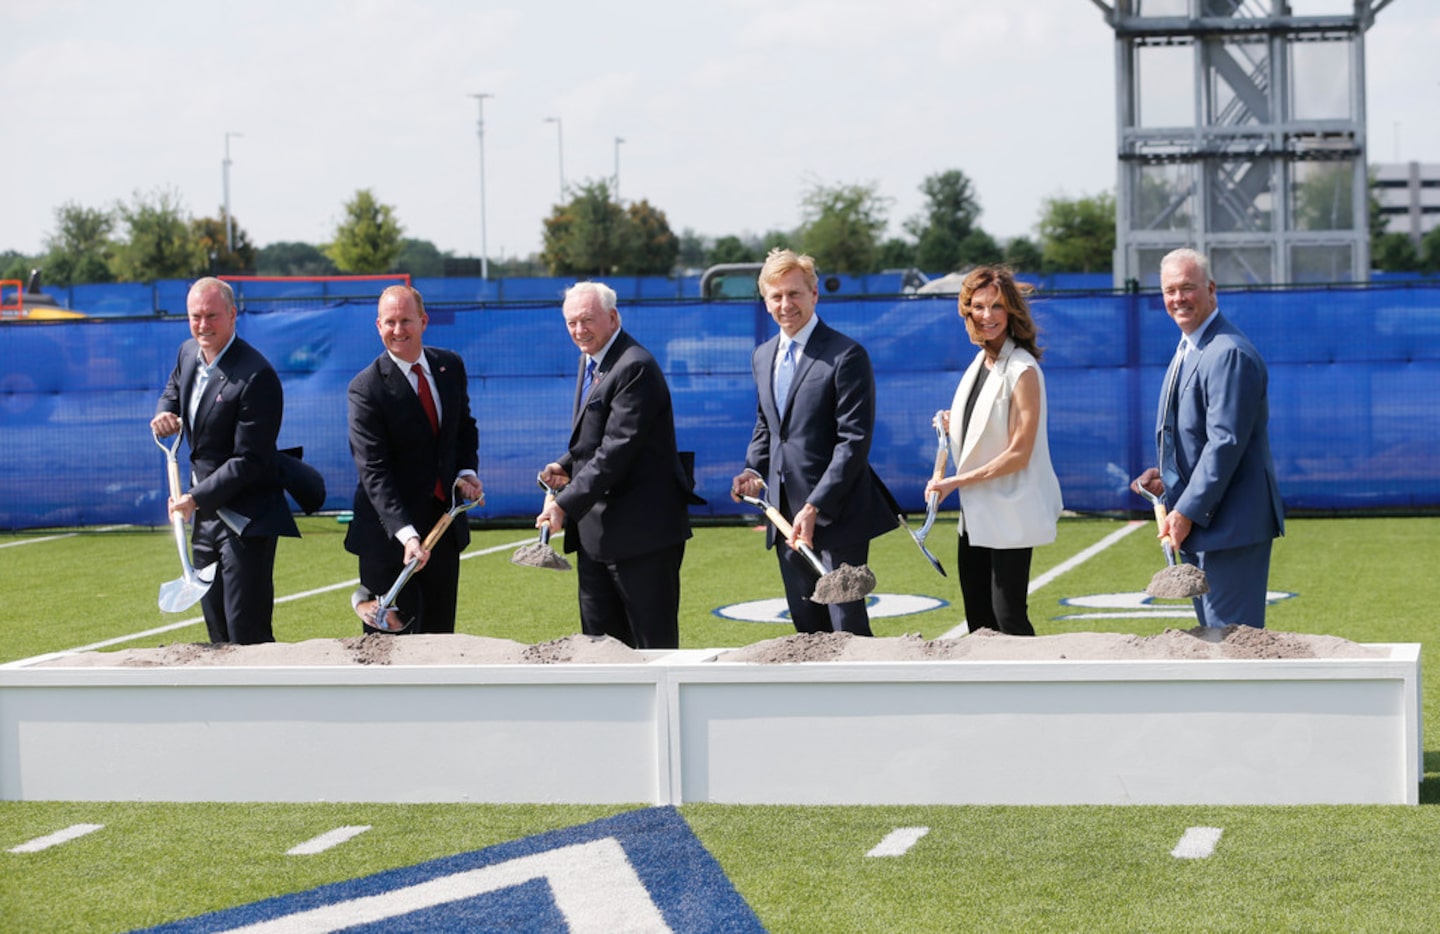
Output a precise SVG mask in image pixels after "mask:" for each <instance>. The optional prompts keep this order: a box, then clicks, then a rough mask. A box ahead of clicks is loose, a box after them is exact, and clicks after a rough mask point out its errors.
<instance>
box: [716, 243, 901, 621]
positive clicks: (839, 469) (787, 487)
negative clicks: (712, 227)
mask: <svg viewBox="0 0 1440 934" xmlns="http://www.w3.org/2000/svg"><path fill="white" fill-rule="evenodd" d="M818 281H819V280H818V276H817V275H816V273H815V261H814V260H813V259H811V258H810V257H808V256H797V255H796V254H795V253H794V252H792V251H790V250H779V249H776V250H772V251H771V252H770V255H769V256H768V257H767V258H766V260H765V265H764V267H763V268H762V269H761V270H760V294H761V297H762V298H764V300H765V306H766V308H767V309H768V310H769V312H770V316H771V317H772V318H774V319H775V323H776V324H778V325H780V333H779V334H777V335H776V336H775V337H772V338H771V339H770V340H768V341H766V342H765V343H764V344H761V345H760V346H759V347H758V348H756V349H755V352H754V354H753V355H752V357H751V359H750V364H751V369H752V371H753V372H754V376H755V387H756V390H757V392H758V395H759V405H758V408H757V413H756V416H755V431H754V434H753V435H752V437H751V439H750V447H749V449H748V450H747V451H746V452H745V470H744V471H743V472H742V473H740V474H739V475H737V476H736V477H735V480H734V483H733V485H732V496H734V495H737V494H738V495H745V496H755V497H760V496H764V495H765V493H766V490H767V488H768V492H769V495H770V500H771V502H773V503H774V504H775V505H776V506H777V507H778V508H779V509H780V512H781V513H782V514H784V515H785V517H786V518H788V519H790V521H791V524H792V525H793V527H794V529H793V533H792V534H791V536H790V539H789V542H788V543H787V544H788V545H789V547H787V548H777V549H776V550H777V553H778V555H779V559H780V577H781V579H782V580H783V581H784V584H785V600H786V603H787V604H788V605H789V607H790V618H791V621H792V622H793V623H794V624H795V629H796V631H797V632H831V631H844V632H851V633H855V634H857V635H865V636H868V635H870V634H871V632H870V618H869V614H868V613H866V611H865V601H864V600H853V601H850V602H848V603H836V604H831V605H829V606H823V605H820V604H817V603H814V602H813V601H811V599H810V597H811V596H812V595H813V594H814V592H815V583H816V577H815V572H814V570H813V569H812V568H811V567H810V565H809V564H808V563H807V562H806V561H805V560H804V559H803V557H802V556H801V554H800V553H799V552H798V551H797V550H795V549H796V547H797V546H798V545H799V544H800V543H802V542H803V543H804V544H806V545H808V546H810V547H811V548H812V549H814V550H815V551H816V552H817V553H818V554H819V556H820V558H821V560H823V561H824V562H825V563H826V564H827V566H829V567H831V568H835V567H838V566H839V565H840V564H849V565H852V566H856V567H858V566H860V565H862V564H864V563H865V562H866V560H867V558H868V557H869V553H870V539H872V538H874V537H875V536H877V535H881V534H883V533H885V532H888V531H890V530H891V529H893V528H896V525H897V523H896V518H895V516H896V514H895V512H893V511H892V510H891V509H889V508H888V499H887V497H888V491H886V490H885V489H884V487H882V486H881V485H880V481H879V478H878V477H876V476H875V474H874V472H873V471H872V470H871V469H870V464H869V460H868V458H869V456H870V439H871V436H872V433H873V431H874V428H875V374H874V371H873V370H872V369H871V367H870V356H869V355H868V354H867V353H866V352H865V348H864V347H861V346H860V345H859V344H857V343H856V342H855V341H853V340H851V339H850V338H848V337H846V336H845V335H844V334H841V333H840V332H839V331H836V330H834V329H833V328H831V327H829V326H828V325H826V324H825V322H823V321H821V320H820V318H819V317H818V316H817V315H816V314H815V305H816V302H818V301H819V298H820V290H819V285H818ZM775 538H776V535H775V530H774V529H773V528H772V529H771V530H770V531H769V534H768V536H767V539H766V545H767V547H770V546H774V545H775Z"/></svg>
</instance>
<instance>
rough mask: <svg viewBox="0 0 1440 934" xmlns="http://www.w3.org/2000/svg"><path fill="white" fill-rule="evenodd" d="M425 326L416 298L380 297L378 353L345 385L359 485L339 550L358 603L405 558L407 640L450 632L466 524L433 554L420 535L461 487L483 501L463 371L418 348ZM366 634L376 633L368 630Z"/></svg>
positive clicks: (456, 362)
mask: <svg viewBox="0 0 1440 934" xmlns="http://www.w3.org/2000/svg"><path fill="white" fill-rule="evenodd" d="M429 323H430V318H429V316H428V315H427V314H426V313H425V303H424V301H423V299H422V298H421V297H420V293H419V292H417V291H416V290H415V289H413V288H411V287H410V286H408V285H393V286H391V287H389V288H388V289H386V290H385V291H384V292H382V293H381V295H380V304H379V309H378V312H377V314H376V318H375V328H376V330H377V331H378V332H379V334H380V340H381V342H382V343H383V344H384V345H385V352H384V353H382V354H380V355H379V356H378V357H376V358H375V360H374V362H372V363H371V364H370V365H369V366H367V367H365V369H363V370H361V371H360V372H359V373H358V374H356V375H355V378H354V379H352V380H351V381H350V388H349V391H348V399H349V422H350V453H351V455H353V456H354V458H355V467H356V470H357V471H358V472H359V482H358V483H357V485H356V487H355V501H354V518H353V519H352V520H351V522H350V527H349V529H348V530H347V531H346V533H345V550H346V551H349V552H350V553H351V554H354V555H356V556H358V557H359V559H360V587H361V590H360V591H359V592H357V595H356V599H358V600H360V601H362V602H363V601H365V600H366V599H367V598H369V597H371V596H372V595H374V594H380V593H384V592H385V591H387V590H389V589H390V585H391V584H393V583H394V582H395V579H396V578H397V577H399V576H400V572H401V570H402V569H403V568H404V566H405V565H406V564H408V563H409V562H410V561H411V560H412V559H417V558H418V559H419V570H417V571H416V572H415V574H414V575H413V576H412V577H411V578H410V581H409V583H407V584H406V586H405V588H404V589H403V590H402V591H401V592H400V595H399V597H398V598H397V601H396V610H397V612H398V613H399V615H400V617H401V619H402V620H404V621H406V622H407V623H408V624H409V628H408V630H407V631H408V632H426V633H430V632H454V631H455V607H456V602H457V594H458V589H459V584H460V552H461V551H463V550H464V549H465V546H466V545H468V544H470V526H469V524H467V523H465V522H463V521H461V522H455V523H453V524H452V525H451V526H450V528H449V530H448V531H447V532H446V533H445V534H444V535H442V536H441V537H440V540H439V541H438V542H436V544H435V547H434V548H433V549H432V550H430V551H425V550H424V547H423V545H424V536H425V535H426V534H428V533H429V531H430V529H431V528H433V527H434V525H435V523H436V522H437V521H438V520H439V519H440V517H441V516H442V515H443V514H444V513H445V512H446V511H447V510H448V509H449V508H450V491H451V489H452V488H453V487H454V486H455V485H456V482H457V480H458V483H459V486H460V490H461V492H462V493H463V494H464V496H465V497H466V499H468V500H479V499H480V498H481V496H482V494H483V488H482V486H481V483H480V478H479V476H478V475H477V473H476V471H477V470H478V469H479V464H480V453H479V449H480V436H479V431H478V429H477V428H476V425H475V419H474V418H473V417H471V415H470V390H469V385H468V380H467V378H466V375H465V364H464V362H463V361H462V360H461V359H460V355H459V354H456V353H453V352H452V351H449V350H441V349H439V348H436V347H427V346H424V344H423V342H422V339H421V338H422V335H423V334H424V333H425V328H426V326H427V325H428V324H429ZM364 628H365V630H366V631H367V632H368V631H373V630H372V627H370V626H369V624H368V623H367V624H365V627H364Z"/></svg>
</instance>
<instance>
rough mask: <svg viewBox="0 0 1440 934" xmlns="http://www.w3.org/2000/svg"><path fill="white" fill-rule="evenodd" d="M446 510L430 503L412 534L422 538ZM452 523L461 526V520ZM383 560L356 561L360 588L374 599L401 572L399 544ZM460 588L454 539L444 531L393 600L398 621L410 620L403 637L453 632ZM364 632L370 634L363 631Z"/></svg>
mask: <svg viewBox="0 0 1440 934" xmlns="http://www.w3.org/2000/svg"><path fill="white" fill-rule="evenodd" d="M448 509H449V504H447V503H444V502H441V501H440V500H438V499H431V500H430V509H429V515H426V516H419V517H417V518H418V519H419V522H418V523H417V524H416V526H415V528H416V531H418V532H419V533H420V535H421V536H422V537H423V536H425V535H427V534H429V531H430V529H432V528H434V527H435V522H436V521H437V520H438V519H439V518H440V517H441V516H442V515H444V514H445V512H446V511H447V510H448ZM455 521H457V522H464V521H465V519H464V517H463V516H462V517H459V518H457V519H456V520H455ZM389 551H390V554H388V555H387V556H385V557H383V558H374V557H370V558H367V557H363V556H362V557H361V558H360V585H361V586H362V587H364V588H365V589H366V590H368V591H370V593H372V594H374V595H375V596H377V597H378V596H380V595H382V594H384V593H385V592H386V591H388V590H389V589H390V587H391V585H393V584H394V583H395V581H396V579H397V578H399V576H400V572H401V571H403V570H405V562H404V554H405V551H404V549H403V548H401V547H400V545H399V543H398V542H397V543H396V544H395V547H394V548H392V549H389ZM459 588H460V549H459V547H458V546H457V545H456V544H455V536H454V535H453V534H452V533H451V532H449V531H448V530H447V531H446V533H445V534H444V535H441V536H440V541H438V542H436V543H435V547H434V548H433V549H431V551H430V560H429V561H427V562H425V567H423V568H421V569H420V570H418V571H416V572H415V573H414V574H412V575H411V576H410V580H409V582H407V583H406V584H405V586H404V588H402V589H401V591H400V594H399V595H398V596H397V597H396V598H395V609H396V611H397V612H398V613H399V614H400V618H401V619H405V620H414V623H413V624H412V625H411V626H410V628H409V629H407V630H405V631H406V633H421V632H454V631H455V605H456V599H457V596H456V595H457V592H458V590H459ZM366 631H367V632H373V631H374V630H370V629H367V630H366Z"/></svg>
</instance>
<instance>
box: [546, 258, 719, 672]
mask: <svg viewBox="0 0 1440 934" xmlns="http://www.w3.org/2000/svg"><path fill="white" fill-rule="evenodd" d="M564 312H565V326H566V328H567V329H568V330H569V331H570V338H571V340H573V341H574V342H575V346H576V347H579V348H580V351H581V354H580V371H579V374H578V376H577V378H576V386H575V389H576V392H575V417H574V421H573V422H572V424H571V429H570V445H569V450H568V451H567V452H566V454H565V455H564V456H563V457H561V458H560V459H559V460H557V461H555V462H553V463H550V464H546V465H545V468H544V469H543V470H542V471H541V473H540V479H541V482H543V483H544V484H545V485H546V486H548V487H550V488H551V489H558V488H561V487H563V489H561V490H560V492H559V493H558V494H557V495H556V496H555V498H554V501H553V502H550V503H548V504H547V505H546V507H545V510H544V511H543V512H542V513H541V514H540V515H539V517H537V518H536V520H535V526H536V528H539V527H540V526H541V525H542V524H544V523H549V525H550V528H551V529H561V528H563V529H564V530H565V550H566V551H567V552H572V553H577V554H578V559H577V576H578V578H579V596H580V626H581V629H582V631H583V632H585V633H586V634H587V635H592V636H600V635H609V636H613V637H615V638H616V639H619V640H620V641H621V642H624V643H625V644H626V645H629V646H632V647H634V648H640V649H674V648H679V646H680V626H679V611H680V564H681V562H682V561H683V560H684V559H685V542H686V540H687V539H688V538H690V515H689V512H688V508H689V504H690V503H692V502H704V501H703V500H698V499H695V498H694V496H693V493H692V487H693V486H694V483H693V482H692V481H691V479H690V475H689V471H687V470H686V468H685V466H684V463H683V462H682V461H681V459H680V454H679V453H678V451H677V450H676V445H675V412H674V409H673V408H672V406H671V401H670V388H669V387H668V386H667V385H666V384H665V376H664V374H663V373H661V371H660V365H659V364H658V363H656V362H655V358H654V357H653V356H651V355H650V352H649V351H648V350H646V349H645V348H644V347H642V346H640V344H639V343H637V342H636V341H635V339H634V338H633V337H631V336H630V335H629V334H628V333H626V332H625V331H623V330H621V328H620V312H619V311H618V310H616V307H615V292H614V290H613V289H611V288H610V287H609V286H607V285H604V284H603V283H599V282H581V283H579V284H578V285H576V286H574V287H572V288H571V289H569V290H568V291H567V292H566V293H565V304H564Z"/></svg>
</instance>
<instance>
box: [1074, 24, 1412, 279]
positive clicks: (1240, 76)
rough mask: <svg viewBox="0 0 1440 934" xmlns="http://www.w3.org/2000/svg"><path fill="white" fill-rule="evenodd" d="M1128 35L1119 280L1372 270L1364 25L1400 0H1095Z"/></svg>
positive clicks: (1121, 53)
mask: <svg viewBox="0 0 1440 934" xmlns="http://www.w3.org/2000/svg"><path fill="white" fill-rule="evenodd" d="M1091 2H1092V3H1094V4H1095V5H1096V6H1097V7H1099V8H1100V9H1101V10H1102V11H1103V12H1104V13H1105V18H1106V20H1107V22H1109V24H1110V26H1111V27H1112V28H1113V29H1114V30H1115V87H1116V98H1115V99H1116V107H1117V111H1118V112H1117V119H1116V127H1117V137H1118V163H1119V168H1118V181H1117V188H1116V198H1115V211H1116V217H1115V221H1116V245H1115V284H1116V286H1118V287H1131V288H1134V287H1136V286H1137V285H1145V286H1153V285H1154V284H1156V283H1157V282H1158V277H1159V262H1160V258H1161V257H1162V256H1164V255H1165V254H1166V253H1167V252H1169V251H1170V250H1172V249H1174V248H1176V247H1181V246H1191V247H1194V248H1196V249H1198V250H1201V251H1202V252H1205V253H1207V254H1208V255H1209V256H1210V260H1211V271H1212V274H1213V275H1214V277H1215V280H1216V281H1217V282H1219V283H1221V284H1269V283H1290V282H1358V281H1364V280H1366V279H1368V278H1369V271H1370V250H1369V228H1368V199H1369V185H1368V179H1367V175H1366V158H1365V42H1364V37H1365V31H1366V30H1367V29H1369V28H1370V26H1371V24H1372V23H1373V22H1374V20H1375V15H1376V14H1377V13H1379V12H1380V10H1382V9H1383V8H1385V7H1386V6H1388V5H1389V4H1390V3H1391V2H1392V0H1350V2H1349V4H1348V5H1350V7H1351V9H1349V10H1346V11H1343V12H1335V10H1337V9H1341V8H1343V7H1344V6H1346V5H1347V4H1346V2H1345V0H1113V2H1111V3H1106V2H1104V0H1091Z"/></svg>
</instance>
